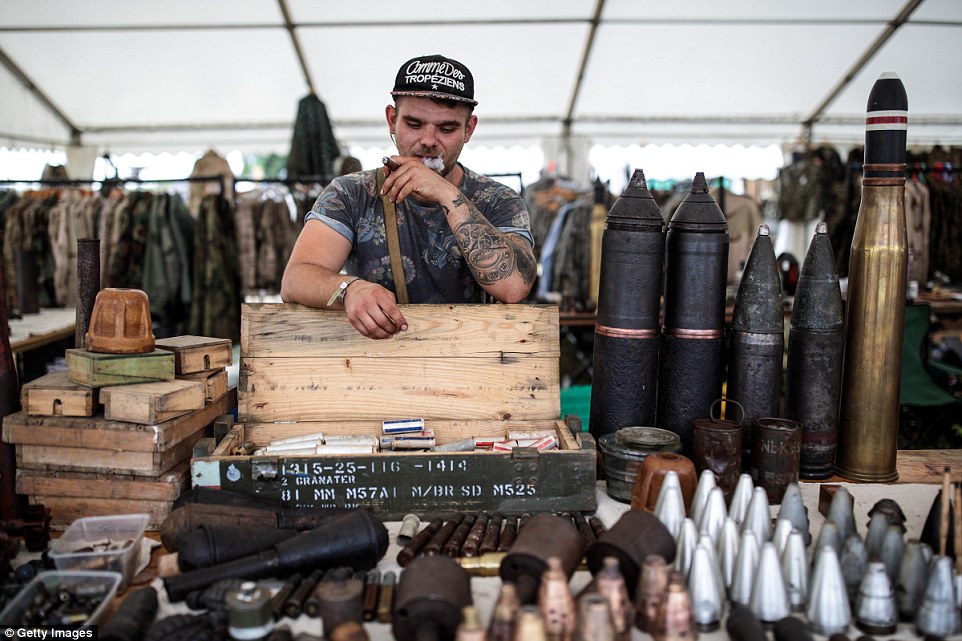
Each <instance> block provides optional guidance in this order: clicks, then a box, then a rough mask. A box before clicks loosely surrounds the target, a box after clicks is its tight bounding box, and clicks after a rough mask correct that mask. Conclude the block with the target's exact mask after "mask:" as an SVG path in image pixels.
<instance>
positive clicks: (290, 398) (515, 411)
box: [238, 339, 561, 422]
mask: <svg viewBox="0 0 962 641" xmlns="http://www.w3.org/2000/svg"><path fill="white" fill-rule="evenodd" d="M365 340H367V339H365ZM464 360H465V359H455V358H320V357H299V358H244V357H242V358H241V367H240V382H239V383H238V387H239V390H240V402H239V406H238V420H239V421H241V422H274V421H294V420H329V419H337V418H344V417H350V418H352V419H376V420H387V419H396V418H451V419H468V420H470V419H486V420H507V419H509V418H512V419H556V418H559V417H560V414H561V395H560V393H559V373H558V361H557V359H555V358H534V357H531V356H526V357H524V358H519V357H508V356H505V357H501V356H487V357H479V358H471V359H468V360H470V365H469V364H467V363H465V362H464Z"/></svg>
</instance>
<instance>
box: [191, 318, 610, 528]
mask: <svg viewBox="0 0 962 641" xmlns="http://www.w3.org/2000/svg"><path fill="white" fill-rule="evenodd" d="M401 309H402V311H403V313H404V315H405V318H406V319H407V321H408V329H407V331H405V332H401V333H400V334H397V335H396V336H394V337H393V338H391V339H388V340H371V339H368V338H364V337H363V336H361V335H360V334H358V333H357V331H356V330H355V329H354V328H353V327H351V325H350V324H349V323H348V321H347V318H346V316H345V315H344V313H343V312H341V311H332V310H318V309H310V308H307V307H301V306H298V305H277V304H257V305H244V306H243V311H242V316H241V318H242V322H241V358H240V381H239V384H238V424H237V425H235V426H234V428H233V429H232V430H231V432H229V433H228V435H227V437H226V438H225V439H223V441H222V442H221V443H220V444H219V445H218V446H217V449H215V450H214V452H213V453H212V455H211V456H207V457H199V458H194V459H193V460H192V462H191V480H192V483H193V484H194V485H195V486H209V487H220V488H223V489H229V490H233V491H240V492H245V493H248V494H253V495H258V496H263V497H265V498H273V499H277V500H280V501H282V502H284V503H290V504H297V505H304V506H317V507H321V506H330V507H346V506H359V507H365V508H369V509H371V510H372V511H374V512H376V513H378V514H380V515H381V516H382V517H383V518H388V519H391V518H400V517H402V516H403V515H404V514H406V513H409V512H416V513H418V514H421V515H429V514H439V513H445V512H452V511H464V512H472V511H488V512H502V513H521V512H533V511H559V510H582V511H593V510H594V509H595V508H596V507H597V499H596V495H595V464H596V453H595V443H594V439H593V438H592V437H591V436H590V435H589V434H587V433H585V434H578V435H573V434H572V433H571V432H570V431H569V430H568V428H567V427H566V426H565V424H564V422H563V421H562V420H561V418H560V404H561V399H560V391H559V352H560V350H559V334H558V311H557V308H556V307H554V306H546V305H407V306H402V307H401ZM405 418H423V419H424V420H425V425H426V426H427V427H430V428H433V429H434V432H435V438H436V440H437V443H438V445H442V444H444V443H448V442H452V441H456V440H460V439H462V438H465V437H468V436H489V435H502V436H503V435H505V434H506V432H507V430H509V429H519V430H524V429H528V430H532V429H539V430H545V429H548V430H555V432H556V434H557V436H558V441H559V446H560V449H558V450H553V451H541V452H539V451H538V450H536V449H534V448H531V447H523V448H516V449H514V450H513V451H509V452H492V451H472V452H454V453H440V452H380V453H376V454H367V455H359V454H342V455H323V454H315V453H311V454H309V455H300V456H295V455H274V456H260V455H254V456H235V455H231V452H232V451H234V448H235V447H236V446H238V445H239V444H240V443H241V442H243V441H252V442H253V443H255V444H256V445H265V444H267V443H268V442H269V441H270V440H271V439H273V438H277V437H287V436H292V435H295V434H306V433H313V432H323V433H324V434H326V435H331V434H370V435H376V436H380V434H381V422H382V421H384V420H391V419H405Z"/></svg>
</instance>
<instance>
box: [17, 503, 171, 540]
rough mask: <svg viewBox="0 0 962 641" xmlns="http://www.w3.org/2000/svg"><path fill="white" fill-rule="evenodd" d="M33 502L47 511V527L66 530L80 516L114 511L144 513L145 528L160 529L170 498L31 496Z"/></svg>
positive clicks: (168, 511)
mask: <svg viewBox="0 0 962 641" xmlns="http://www.w3.org/2000/svg"><path fill="white" fill-rule="evenodd" d="M30 502H31V503H32V504H41V505H43V506H44V507H46V508H48V509H49V510H50V527H51V528H52V529H54V530H65V529H66V528H67V527H69V526H70V524H71V523H73V522H74V521H76V520H77V519H79V518H84V517H88V516H112V515H115V514H146V515H147V529H148V530H151V531H154V530H158V529H160V526H161V525H162V524H163V522H164V519H165V518H167V514H169V513H170V510H171V508H172V507H173V501H150V500H142V499H141V500H138V499H98V498H82V497H75V496H47V495H45V494H38V495H37V496H33V497H30Z"/></svg>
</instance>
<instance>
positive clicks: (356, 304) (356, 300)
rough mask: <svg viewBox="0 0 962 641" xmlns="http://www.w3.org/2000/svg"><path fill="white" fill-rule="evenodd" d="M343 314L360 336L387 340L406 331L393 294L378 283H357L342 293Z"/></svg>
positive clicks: (358, 281) (364, 281) (406, 323)
mask: <svg viewBox="0 0 962 641" xmlns="http://www.w3.org/2000/svg"><path fill="white" fill-rule="evenodd" d="M344 311H346V312H347V319H348V320H349V321H350V322H351V325H353V326H354V329H356V330H357V331H358V332H360V333H361V335H362V336H367V337H368V338H375V339H377V338H390V337H392V336H394V335H395V334H397V333H398V332H402V331H404V330H406V329H407V328H408V322H407V320H406V319H405V318H404V315H403V314H402V313H401V310H400V309H398V306H397V303H396V302H395V298H394V294H393V293H391V291H390V290H388V289H385V288H384V287H381V286H380V285H378V284H377V283H372V282H369V281H366V280H356V281H354V282H352V283H351V284H350V286H349V287H348V288H347V290H346V291H345V292H344Z"/></svg>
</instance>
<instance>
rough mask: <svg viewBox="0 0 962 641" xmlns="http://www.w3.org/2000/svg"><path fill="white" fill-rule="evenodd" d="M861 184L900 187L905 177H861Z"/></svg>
mask: <svg viewBox="0 0 962 641" xmlns="http://www.w3.org/2000/svg"><path fill="white" fill-rule="evenodd" d="M862 184H863V185H865V186H867V187H901V186H902V185H904V184H905V178H904V177H903V178H863V179H862Z"/></svg>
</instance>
